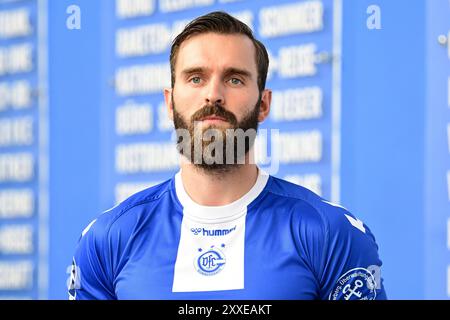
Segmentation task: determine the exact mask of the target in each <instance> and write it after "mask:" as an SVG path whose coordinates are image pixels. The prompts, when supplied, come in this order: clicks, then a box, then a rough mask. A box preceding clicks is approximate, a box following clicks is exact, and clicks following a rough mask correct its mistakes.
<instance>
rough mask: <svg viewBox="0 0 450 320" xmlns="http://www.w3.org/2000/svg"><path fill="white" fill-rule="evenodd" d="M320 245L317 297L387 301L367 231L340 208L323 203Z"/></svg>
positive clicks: (373, 240) (372, 237)
mask: <svg viewBox="0 0 450 320" xmlns="http://www.w3.org/2000/svg"><path fill="white" fill-rule="evenodd" d="M319 210H320V211H321V214H322V216H323V219H324V223H325V226H324V230H325V236H324V243H323V249H322V254H321V260H323V261H316V263H318V265H319V266H320V273H319V282H320V287H321V290H320V297H321V299H327V300H375V299H387V296H386V292H385V289H384V286H383V279H382V277H381V265H382V262H381V260H380V258H379V256H378V245H377V244H376V241H375V237H374V236H373V234H372V232H371V231H370V229H369V228H368V227H367V226H366V225H365V224H364V223H363V222H362V221H361V220H359V219H357V218H356V217H355V216H353V215H352V214H351V213H349V212H348V211H347V210H346V209H344V208H343V207H339V206H336V205H332V204H330V203H327V202H324V205H322V206H321V207H320V209H319Z"/></svg>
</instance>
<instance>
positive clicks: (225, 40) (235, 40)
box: [176, 33, 257, 73]
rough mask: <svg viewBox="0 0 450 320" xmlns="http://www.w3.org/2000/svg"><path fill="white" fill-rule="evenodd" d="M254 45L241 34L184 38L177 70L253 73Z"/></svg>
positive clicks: (254, 61) (212, 34)
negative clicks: (218, 70) (243, 71)
mask: <svg viewBox="0 0 450 320" xmlns="http://www.w3.org/2000/svg"><path fill="white" fill-rule="evenodd" d="M255 50H256V49H255V47H254V45H253V42H252V41H251V39H250V38H248V37H247V36H245V35H241V34H218V33H205V34H199V35H194V36H192V37H189V38H188V39H187V40H185V41H184V42H183V43H182V44H181V46H180V49H179V52H178V57H177V63H176V64H177V65H176V69H177V71H178V72H183V71H184V70H187V69H193V68H202V69H205V70H206V69H208V70H211V69H212V68H219V69H221V70H223V71H226V70H228V69H237V70H247V71H248V72H250V73H256V71H257V69H256V60H255Z"/></svg>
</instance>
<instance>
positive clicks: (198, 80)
mask: <svg viewBox="0 0 450 320" xmlns="http://www.w3.org/2000/svg"><path fill="white" fill-rule="evenodd" d="M191 82H192V83H195V84H199V83H200V77H193V78H191Z"/></svg>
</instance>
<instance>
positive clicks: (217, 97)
mask: <svg viewBox="0 0 450 320" xmlns="http://www.w3.org/2000/svg"><path fill="white" fill-rule="evenodd" d="M224 89H225V88H224V87H223V84H222V82H221V81H220V80H219V79H211V81H210V82H209V84H208V86H207V91H206V96H205V100H206V103H207V104H216V103H218V104H221V105H223V104H224V103H225V95H224Z"/></svg>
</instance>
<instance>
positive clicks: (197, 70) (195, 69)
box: [181, 67, 206, 76]
mask: <svg viewBox="0 0 450 320" xmlns="http://www.w3.org/2000/svg"><path fill="white" fill-rule="evenodd" d="M204 72H206V68H203V67H191V68H186V69H184V70H182V71H181V74H182V75H184V76H188V75H191V74H193V73H204Z"/></svg>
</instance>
